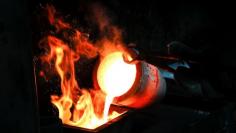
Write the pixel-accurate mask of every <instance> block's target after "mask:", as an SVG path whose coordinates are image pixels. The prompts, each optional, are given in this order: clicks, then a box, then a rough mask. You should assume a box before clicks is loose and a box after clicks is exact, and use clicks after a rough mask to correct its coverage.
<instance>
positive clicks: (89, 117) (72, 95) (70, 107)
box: [40, 6, 136, 129]
mask: <svg viewBox="0 0 236 133" xmlns="http://www.w3.org/2000/svg"><path fill="white" fill-rule="evenodd" d="M47 13H48V19H49V22H50V24H51V25H53V26H55V27H56V32H59V31H61V30H64V29H70V28H71V26H70V24H68V23H65V22H63V21H62V20H61V19H59V18H56V10H55V8H54V7H53V6H47ZM111 29H112V32H114V37H112V38H113V39H111V40H109V39H107V38H103V39H101V40H100V41H97V43H96V44H97V45H98V44H102V45H100V46H99V48H98V47H95V46H94V45H93V44H92V43H90V42H89V41H88V38H87V37H86V36H85V35H84V34H83V33H81V32H80V31H79V30H75V29H73V30H75V33H74V34H73V36H72V37H71V38H69V39H70V40H71V41H72V42H73V43H72V44H73V46H71V44H68V43H66V42H65V41H63V40H62V39H59V38H57V37H56V36H52V35H49V36H47V37H46V38H45V39H42V40H41V42H40V44H46V46H45V45H44V48H49V49H50V50H49V52H48V53H47V54H46V55H44V56H41V59H42V61H43V62H47V63H49V64H50V65H54V67H55V70H56V72H57V74H58V75H59V77H60V86H61V93H62V94H61V95H51V102H52V103H53V104H54V105H55V106H56V107H57V109H58V110H59V118H60V119H61V120H62V122H63V123H64V124H68V125H72V126H78V127H83V128H89V129H95V128H96V127H98V126H100V125H102V124H103V123H105V122H107V121H109V120H111V119H113V118H115V117H117V116H119V115H120V114H119V113H117V112H115V111H113V112H112V113H111V114H109V113H108V112H109V108H110V105H111V103H112V101H113V98H114V97H117V96H120V95H122V94H124V93H125V92H127V91H128V90H129V89H130V87H131V86H132V84H133V82H134V80H135V75H136V68H135V66H134V65H130V64H126V63H125V62H124V61H123V58H122V52H116V51H118V49H119V48H116V46H115V45H122V43H121V37H118V36H120V32H119V30H118V29H116V28H115V27H112V28H111ZM118 33H119V34H118ZM107 47H110V48H111V49H107ZM114 52H115V53H114ZM98 53H99V55H100V57H101V58H102V62H103V63H101V64H100V65H99V68H98V77H97V79H98V82H99V85H100V86H101V90H94V89H81V88H80V87H79V85H78V83H77V81H76V75H75V62H76V61H79V58H80V56H81V55H85V56H86V57H88V58H92V57H95V56H97V55H98ZM118 69H121V71H122V73H119V71H117V70H118ZM113 75H114V76H117V77H114V76H113ZM128 75H129V76H128ZM109 79H111V80H109ZM118 81H119V82H118ZM121 82H122V83H121Z"/></svg>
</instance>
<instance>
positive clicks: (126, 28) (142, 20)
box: [0, 0, 236, 133]
mask: <svg viewBox="0 0 236 133" xmlns="http://www.w3.org/2000/svg"><path fill="white" fill-rule="evenodd" d="M91 2H93V1H87V2H85V1H81V0H66V1H64V0H62V1H57V2H56V1H49V3H52V4H54V5H55V6H56V8H59V10H60V11H62V12H64V13H65V14H67V13H69V14H72V15H76V13H77V12H78V13H81V12H82V13H83V10H82V9H83V5H87V4H88V3H91ZM96 2H98V1H96ZM45 3H48V1H45V0H44V1H41V0H33V1H27V0H1V1H0V74H1V76H0V77H1V78H0V81H1V82H0V83H1V84H0V100H1V105H0V110H1V111H0V121H1V122H0V127H1V131H0V132H22V133H27V132H29V133H36V132H37V131H38V129H39V124H38V117H37V116H38V113H37V104H36V92H35V87H34V78H33V67H32V64H33V62H32V60H33V56H32V55H33V53H32V51H33V47H34V46H35V45H36V44H35V42H37V38H38V36H37V31H38V29H40V27H34V26H36V25H37V24H35V23H34V22H35V21H36V20H35V16H37V15H38V14H37V13H38V11H39V7H40V6H39V5H40V4H45ZM100 3H101V4H102V5H104V7H106V8H107V10H108V13H109V15H110V16H111V17H112V20H113V21H114V24H117V25H118V26H120V27H121V28H122V29H123V33H124V39H125V42H127V43H136V44H137V49H138V50H139V51H140V53H145V57H147V58H146V59H145V60H150V61H151V60H152V61H153V59H152V56H154V55H167V48H166V47H167V44H169V43H171V42H172V41H179V42H182V43H184V44H185V45H186V46H188V47H190V48H192V49H193V51H194V52H190V53H188V52H185V51H184V50H179V51H180V52H179V51H178V50H177V52H174V53H173V54H174V55H176V56H178V57H181V58H186V59H193V60H196V61H198V62H200V65H198V66H197V68H196V69H194V70H193V74H192V73H191V76H193V77H195V76H196V77H197V79H198V81H199V79H200V80H204V81H206V82H207V83H208V85H210V86H211V88H213V90H214V91H217V93H219V94H220V95H223V97H224V98H223V100H224V101H225V103H224V104H226V105H228V104H230V106H233V107H234V103H235V94H236V90H235V84H236V76H235V74H236V73H235V65H236V60H235V54H236V49H235V48H236V46H235V41H234V39H235V37H234V36H235V34H234V29H235V20H234V18H235V11H234V4H233V2H232V3H230V2H227V1H221V2H217V1H213V2H209V3H206V2H197V3H196V2H187V3H186V2H177V1H176V2H172V1H165V2H163V1H162V2H158V1H155V0H150V1H148V0H146V1H144V0H143V1H133V2H132V1H116V0H106V1H100ZM80 7H81V8H82V9H81V10H79V9H80ZM73 11H74V12H73ZM72 12H73V13H72ZM151 63H153V64H155V63H156V62H155V61H153V62H151ZM199 66H200V67H199ZM195 67H196V66H193V68H195ZM196 73H197V74H196ZM209 95H210V94H209ZM209 95H208V96H209ZM208 98H209V97H208ZM184 102H186V101H184ZM213 104H215V103H214V102H213ZM170 108H172V107H170ZM223 109H224V108H223ZM168 110H171V109H169V106H168V107H167V109H164V111H163V112H166V111H168ZM226 110H227V109H226ZM159 111H160V110H159ZM154 112H155V111H154ZM176 112H180V114H175V113H176ZM183 112H184V111H183V110H181V109H177V111H175V109H174V111H172V112H169V114H163V115H162V116H163V120H165V119H167V118H169V121H167V125H168V123H169V126H168V127H166V125H165V124H163V126H162V127H165V129H167V128H168V131H170V132H174V131H175V128H173V130H171V127H175V126H174V125H176V123H178V124H177V126H178V127H179V128H181V126H183V127H185V124H186V122H184V120H182V119H183V117H186V118H190V116H188V115H183V116H182V117H181V118H179V117H169V116H172V115H174V116H179V115H181V114H183ZM226 112H227V111H226ZM185 114H186V113H185ZM159 115H160V114H159ZM164 116H166V117H164ZM222 117H224V118H226V116H224V115H223V116H222ZM231 117H233V116H230V118H231ZM140 119H143V120H145V118H142V117H141V118H139V120H140ZM178 120H180V121H178ZM181 120H182V121H181ZM146 121H148V120H146ZM173 121H176V123H175V124H174V122H173ZM213 121H215V120H214V119H213V120H212V121H207V122H206V123H207V124H209V125H213V126H215V125H214V123H213ZM150 122H153V121H150ZM141 123H142V122H141ZM180 123H182V125H181V124H180ZM139 124H140V123H139ZM144 125H145V124H144ZM159 125H161V124H160V123H159ZM139 126H142V124H140V125H139ZM154 127H155V126H154ZM204 128H206V129H207V127H204ZM204 128H203V130H202V131H204ZM4 129H5V131H4ZM152 129H153V127H150V128H149V130H148V131H149V132H151V131H159V132H161V131H164V132H168V131H167V130H164V129H159V128H158V129H153V130H152ZM181 129H184V128H181ZM136 130H137V129H136ZM140 131H141V130H140ZM177 131H182V130H176V132H177ZM202 131H201V132H202ZM234 131H235V130H234ZM213 132H214V131H213Z"/></svg>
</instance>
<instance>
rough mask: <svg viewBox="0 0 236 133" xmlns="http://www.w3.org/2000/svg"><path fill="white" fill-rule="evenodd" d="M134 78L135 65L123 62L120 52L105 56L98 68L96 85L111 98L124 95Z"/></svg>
mask: <svg viewBox="0 0 236 133" xmlns="http://www.w3.org/2000/svg"><path fill="white" fill-rule="evenodd" d="M135 78H136V65H134V64H128V63H126V62H124V60H123V56H122V52H114V53H111V54H109V55H107V56H106V57H105V58H104V59H103V60H102V61H101V63H100V64H99V66H98V71H97V80H98V84H99V86H100V88H101V89H102V90H103V91H104V92H105V93H106V94H107V95H109V96H111V97H118V96H121V95H123V94H125V93H126V92H127V91H128V90H129V89H130V88H131V87H132V85H133V84H134V81H135Z"/></svg>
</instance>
